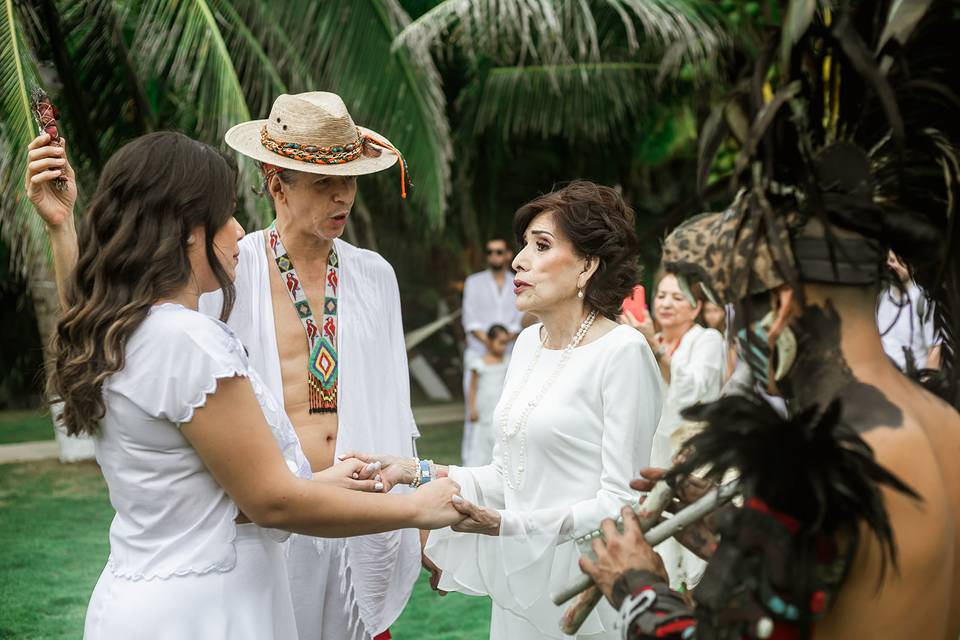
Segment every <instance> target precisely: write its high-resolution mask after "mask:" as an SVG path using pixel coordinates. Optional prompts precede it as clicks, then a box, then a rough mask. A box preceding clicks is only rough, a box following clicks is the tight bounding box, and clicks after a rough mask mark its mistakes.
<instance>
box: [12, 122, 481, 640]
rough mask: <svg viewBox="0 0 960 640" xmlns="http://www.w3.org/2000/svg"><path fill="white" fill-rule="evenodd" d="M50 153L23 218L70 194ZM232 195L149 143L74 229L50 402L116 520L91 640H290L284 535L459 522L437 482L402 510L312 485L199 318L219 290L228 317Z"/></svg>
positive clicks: (201, 164)
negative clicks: (100, 479)
mask: <svg viewBox="0 0 960 640" xmlns="http://www.w3.org/2000/svg"><path fill="white" fill-rule="evenodd" d="M47 142H48V138H47V137H46V136H41V137H39V138H37V140H35V141H34V143H33V144H32V145H31V151H30V165H29V168H28V176H27V184H28V192H29V194H30V197H31V199H32V200H33V201H34V203H35V204H38V202H43V201H44V200H45V199H47V198H52V199H56V190H55V188H54V186H53V185H54V180H56V179H57V178H58V177H61V176H63V177H67V178H68V188H69V189H75V185H74V184H72V181H73V173H72V170H71V169H70V168H69V164H68V163H67V162H66V159H65V155H64V154H63V152H62V151H61V152H58V151H56V149H57V148H56V147H52V146H48V145H47ZM235 189H236V168H235V167H234V166H233V165H232V163H231V162H230V161H228V160H227V159H226V158H225V157H224V156H223V155H221V154H220V153H219V152H218V151H217V150H215V149H213V148H212V147H210V146H208V145H205V144H203V143H200V142H197V141H194V140H191V139H189V138H187V137H186V136H183V135H181V134H177V133H170V132H161V133H153V134H149V135H146V136H143V137H141V138H138V139H136V140H134V141H132V142H130V143H129V144H127V145H125V146H124V147H123V148H121V149H120V150H119V151H118V152H117V153H116V154H114V156H113V157H112V158H111V159H110V161H109V162H108V163H107V165H106V166H105V167H104V170H103V174H102V175H101V178H100V183H99V185H98V187H97V191H96V193H95V194H94V196H93V198H92V199H91V204H90V207H89V211H88V213H87V215H86V216H85V218H84V219H83V224H82V225H81V228H80V230H79V236H80V242H79V246H80V247H81V248H80V253H79V257H78V260H77V265H76V269H75V270H74V271H73V272H72V276H71V278H70V280H69V282H68V286H67V287H66V290H65V291H63V292H62V293H63V302H64V307H65V308H64V312H63V316H62V318H61V320H60V322H59V323H58V325H57V333H56V336H55V344H54V353H55V367H54V370H53V371H52V373H51V387H52V389H53V390H54V391H55V392H56V394H57V395H59V397H60V398H61V399H62V401H63V404H64V412H63V421H64V423H65V424H66V427H67V430H68V432H69V433H71V434H77V433H87V434H92V435H95V442H96V450H97V461H98V462H99V463H100V466H101V468H102V470H103V474H104V477H105V478H106V481H107V486H108V488H109V490H110V500H111V502H112V504H113V506H114V508H115V509H116V511H117V514H116V517H115V518H114V521H113V524H112V525H111V527H110V558H109V560H108V561H107V566H106V568H105V569H104V571H103V573H102V574H101V576H100V580H99V581H98V583H97V586H96V588H95V589H94V592H93V595H92V597H91V600H90V605H89V608H88V611H87V619H86V626H85V632H84V636H85V637H86V638H133V637H138V638H143V637H162V638H198V637H202V638H226V637H229V638H251V639H253V638H257V639H262V638H278V639H279V638H284V639H286V638H294V637H296V634H297V631H296V625H295V623H294V619H293V608H292V604H291V599H290V592H289V587H288V583H287V578H286V574H285V571H286V569H285V564H284V562H283V559H282V547H281V546H280V544H279V543H280V542H282V541H283V540H284V539H285V537H286V536H287V534H286V533H285V532H286V531H293V532H299V533H304V534H308V535H315V536H343V535H358V534H366V533H375V532H380V531H386V530H390V529H395V528H401V527H411V526H413V527H420V528H433V527H438V526H444V525H448V524H451V523H454V522H458V521H459V520H461V519H462V516H460V515H459V514H458V513H457V512H456V511H455V510H454V509H453V507H452V506H451V504H450V498H451V496H452V495H453V494H454V493H455V492H456V489H457V487H456V485H455V484H454V483H452V482H451V481H448V480H445V481H438V482H435V483H430V484H429V485H428V486H426V487H424V488H423V489H421V490H419V491H417V492H415V493H414V494H412V495H408V496H389V495H367V494H365V493H363V492H359V491H353V492H349V491H347V490H345V489H344V488H342V487H341V486H336V485H337V484H341V485H343V484H347V485H349V484H350V479H351V476H352V475H353V473H355V472H358V471H359V470H361V468H362V467H363V465H362V463H360V462H359V461H355V460H354V461H348V462H347V464H346V465H338V466H336V467H333V468H332V469H330V470H328V471H326V472H323V474H318V476H314V477H313V479H311V471H310V466H309V464H308V462H307V460H306V457H305V456H304V455H303V451H302V449H301V447H300V443H299V440H298V439H297V436H296V433H295V431H294V430H293V427H292V425H291V424H290V421H289V419H288V418H287V416H286V414H285V413H284V412H283V410H282V408H281V405H280V404H279V403H278V402H277V401H276V399H274V398H273V397H272V395H271V394H270V392H269V390H268V389H266V388H265V386H264V385H263V384H262V382H261V380H260V378H259V376H258V375H257V374H256V373H255V372H254V370H253V369H251V368H250V366H249V364H248V361H247V354H246V351H245V349H244V347H243V346H242V345H241V344H240V342H239V340H238V339H237V338H236V337H235V336H234V335H233V333H232V331H231V330H230V329H229V328H227V326H226V325H225V324H223V323H222V322H219V321H217V320H215V319H213V318H210V317H208V316H204V315H202V314H200V313H198V312H197V310H196V309H197V305H198V299H199V297H200V295H201V294H202V293H205V292H209V291H214V290H217V289H221V290H223V292H224V308H223V310H222V314H221V317H226V316H227V314H228V313H229V310H230V306H231V304H232V301H233V286H232V280H233V277H234V271H235V268H236V265H237V256H238V253H239V250H238V245H237V243H238V241H239V239H240V238H241V237H242V236H243V230H242V229H241V227H240V225H239V224H238V223H237V221H236V220H235V219H234V218H233V216H232V210H233V202H234V201H235ZM39 206H40V205H39V204H38V207H39ZM54 208H55V207H54ZM369 484H370V485H371V487H369V488H371V489H372V488H373V487H372V485H373V484H374V482H373V480H371V481H369ZM356 488H359V487H356ZM275 529H282V530H284V531H283V532H281V531H276V530H275Z"/></svg>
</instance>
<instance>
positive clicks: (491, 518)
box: [450, 496, 500, 536]
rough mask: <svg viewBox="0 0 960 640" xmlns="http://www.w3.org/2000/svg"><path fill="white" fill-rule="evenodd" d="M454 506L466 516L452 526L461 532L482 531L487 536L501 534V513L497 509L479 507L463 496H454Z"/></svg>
mask: <svg viewBox="0 0 960 640" xmlns="http://www.w3.org/2000/svg"><path fill="white" fill-rule="evenodd" d="M453 508H454V509H456V510H457V511H459V512H460V513H461V514H463V515H465V516H466V518H464V519H463V520H461V521H460V522H459V523H458V524H455V525H453V526H452V527H450V528H451V529H453V530H454V531H459V532H460V533H480V534H483V535H487V536H498V535H500V513H499V512H498V511H497V510H495V509H487V508H486V507H479V506H477V505H475V504H473V503H472V502H470V501H469V500H465V499H464V498H463V497H462V496H453Z"/></svg>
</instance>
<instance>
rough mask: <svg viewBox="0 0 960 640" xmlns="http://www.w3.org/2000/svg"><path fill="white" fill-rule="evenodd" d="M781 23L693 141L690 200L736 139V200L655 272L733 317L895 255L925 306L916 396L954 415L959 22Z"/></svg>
mask: <svg viewBox="0 0 960 640" xmlns="http://www.w3.org/2000/svg"><path fill="white" fill-rule="evenodd" d="M782 15H783V24H782V26H781V27H780V28H778V29H776V30H774V31H772V32H771V33H769V34H767V37H766V39H765V41H764V42H763V44H762V47H761V48H760V51H759V54H758V56H757V59H756V61H755V64H754V65H753V67H752V69H750V70H749V74H748V75H747V76H746V77H744V78H742V79H741V80H740V82H739V84H737V85H736V86H737V90H736V91H735V92H734V94H733V95H732V96H731V97H730V99H729V100H728V101H726V102H724V103H723V104H721V105H720V106H718V107H717V108H716V109H715V110H714V112H713V113H712V114H711V115H710V117H709V118H708V119H707V121H706V124H705V126H704V130H703V131H702V133H701V138H700V165H701V167H700V184H701V186H703V183H704V182H705V180H706V176H707V175H708V172H709V168H710V165H711V164H712V161H713V158H714V156H715V154H716V152H717V150H718V149H719V147H720V145H721V143H722V141H723V140H725V139H727V138H728V137H729V136H730V134H735V136H736V137H739V138H740V140H739V142H740V152H739V155H738V157H737V160H736V162H735V166H734V171H733V175H732V176H731V177H730V180H731V186H732V190H731V192H737V197H736V199H735V200H734V203H733V204H732V205H731V206H730V207H729V208H728V209H727V210H726V211H725V212H723V213H721V214H712V215H705V216H701V217H699V218H695V219H693V220H691V221H688V222H687V223H685V224H684V225H682V226H681V227H679V228H678V229H677V230H676V231H675V232H674V233H673V234H671V236H670V238H669V239H668V241H667V243H666V244H665V246H664V263H665V265H666V266H667V267H668V268H669V269H672V270H673V271H675V272H678V273H680V274H685V275H689V276H695V277H696V278H697V279H698V280H700V281H702V282H703V283H704V284H705V285H706V288H707V289H708V290H709V293H711V294H712V295H713V297H715V298H718V299H719V300H720V301H721V302H729V303H733V304H737V303H739V302H741V301H742V300H744V298H746V297H747V296H749V295H751V294H755V293H759V292H762V291H767V290H770V289H772V288H774V287H776V286H778V285H780V284H784V283H786V284H789V285H791V286H792V287H793V289H794V291H795V292H797V294H801V295H802V291H803V289H802V287H800V286H799V285H800V282H801V281H807V282H824V283H842V284H869V283H874V282H877V281H878V280H879V278H880V275H881V273H882V272H883V266H882V265H883V263H884V260H885V257H886V253H887V250H888V249H891V250H893V251H894V253H896V254H897V255H899V256H900V257H901V258H903V260H904V261H905V262H906V263H907V264H909V265H910V266H911V267H912V268H913V273H914V279H915V280H916V281H917V283H918V284H919V285H920V286H921V287H922V288H923V289H924V291H925V292H926V293H927V294H928V296H929V297H930V299H931V301H932V302H933V305H934V306H933V308H934V317H935V324H936V327H937V329H938V330H939V332H940V334H941V336H942V339H943V342H942V347H941V356H942V364H941V371H939V372H937V374H935V375H933V374H932V373H931V372H926V373H927V374H928V377H930V379H928V380H927V382H928V383H929V386H931V388H933V390H935V391H936V392H938V393H939V394H940V395H942V396H943V397H944V398H946V399H947V400H948V401H949V402H951V404H953V405H954V406H957V407H960V385H958V376H960V349H958V344H957V340H958V337H960V336H958V334H960V328H958V327H960V224H958V220H957V217H958V214H957V208H958V206H960V152H958V145H960V95H958V83H960V38H958V37H957V36H958V33H960V9H958V5H957V3H956V2H951V1H949V0H942V1H936V0H914V1H904V0H883V1H876V0H861V1H852V0H848V1H845V2H844V1H841V2H830V3H827V2H820V3H818V2H815V1H814V0H792V1H791V2H789V3H787V4H786V6H785V7H784V8H783V14H782ZM738 123H743V124H738ZM737 134H738V135H737ZM801 301H802V300H801Z"/></svg>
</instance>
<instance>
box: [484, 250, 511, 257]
mask: <svg viewBox="0 0 960 640" xmlns="http://www.w3.org/2000/svg"><path fill="white" fill-rule="evenodd" d="M506 253H507V250H506V249H487V255H488V256H502V255H505V254H506Z"/></svg>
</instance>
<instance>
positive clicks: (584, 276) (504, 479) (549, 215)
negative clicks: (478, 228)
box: [351, 182, 661, 640]
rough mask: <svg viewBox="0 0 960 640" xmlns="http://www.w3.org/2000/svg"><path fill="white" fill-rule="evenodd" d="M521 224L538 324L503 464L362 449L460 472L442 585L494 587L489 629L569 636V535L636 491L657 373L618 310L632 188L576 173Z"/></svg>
mask: <svg viewBox="0 0 960 640" xmlns="http://www.w3.org/2000/svg"><path fill="white" fill-rule="evenodd" d="M514 229H515V231H516V232H517V236H518V238H519V239H520V244H521V245H522V247H523V249H522V250H521V251H520V253H519V254H518V255H517V257H516V259H515V260H514V262H513V267H514V269H515V270H516V273H517V277H516V281H515V286H516V292H517V307H518V308H519V309H520V310H521V311H524V312H531V313H533V314H535V315H536V316H537V317H538V318H539V319H540V320H541V323H538V324H535V325H533V326H531V327H529V328H527V329H526V330H524V331H523V332H522V333H521V334H520V336H519V338H518V339H517V343H516V347H515V348H514V352H513V357H512V359H511V362H510V367H509V370H508V372H507V379H506V384H505V387H504V391H503V395H502V396H501V398H500V402H499V404H498V405H497V408H496V411H495V413H494V428H495V429H496V432H497V444H496V447H495V449H494V461H493V463H492V464H490V465H487V466H484V467H473V468H463V467H455V466H450V467H444V466H440V465H434V464H432V463H431V462H430V461H422V463H421V462H420V461H416V460H410V459H397V458H386V457H381V456H364V455H362V454H361V455H360V457H361V458H365V459H368V460H374V459H379V460H380V461H381V462H382V463H383V465H384V470H383V474H382V475H383V477H384V478H385V480H386V481H390V482H409V481H410V480H411V476H413V475H415V474H416V469H417V464H418V463H419V464H420V465H421V466H422V467H423V470H424V471H426V472H427V473H429V474H430V475H431V477H437V476H440V477H442V476H443V475H446V474H449V476H450V477H451V478H453V479H454V480H456V481H457V482H458V483H459V484H460V485H461V487H462V495H463V499H461V500H459V501H455V505H457V508H458V509H459V510H460V512H461V513H463V514H465V515H468V516H469V517H468V518H467V519H466V520H465V521H463V522H462V523H461V524H460V525H458V526H456V527H455V528H454V529H453V530H451V529H443V530H439V531H435V532H433V533H431V534H430V537H429V539H428V541H427V544H426V548H425V560H424V562H425V564H426V565H427V566H428V567H431V569H432V570H433V571H434V580H433V584H434V586H435V588H439V589H440V590H444V591H460V592H462V593H467V594H470V595H487V594H488V595H490V596H491V598H492V600H493V615H492V620H491V629H490V637H491V638H494V639H502V640H507V639H509V640H521V639H524V638H530V639H533V638H545V637H546V638H563V637H566V636H564V635H563V634H562V633H561V632H560V628H559V620H560V616H561V614H562V612H563V610H562V609H561V608H560V607H557V606H555V605H554V604H553V603H552V602H551V601H550V596H549V594H550V592H551V591H552V590H553V589H555V588H557V587H559V586H561V585H565V584H566V583H567V582H568V581H569V580H570V579H571V578H573V577H575V576H577V575H579V574H580V569H579V568H578V566H577V560H578V557H579V554H578V552H577V549H576V545H575V544H574V542H573V539H574V538H575V537H576V536H579V535H582V534H584V533H586V532H587V531H589V530H591V529H593V528H596V527H597V526H598V525H599V523H600V520H601V519H603V518H605V517H610V516H616V515H617V514H618V512H619V510H620V508H621V507H622V506H623V505H624V504H626V503H629V502H630V501H631V500H634V499H635V497H636V493H635V492H634V491H632V490H631V489H630V487H629V482H630V480H631V479H632V478H633V477H635V475H636V473H637V471H638V470H639V469H641V468H643V467H645V466H647V464H648V463H649V457H650V446H651V442H652V438H653V434H654V430H655V428H656V425H657V422H658V420H659V417H660V402H661V391H660V376H659V373H658V371H657V368H656V362H655V360H654V357H653V354H652V352H651V350H650V348H649V347H648V345H647V343H646V341H645V340H644V339H643V337H642V336H641V335H640V334H638V333H637V332H636V331H633V330H632V329H630V328H629V327H624V326H620V325H618V324H617V323H616V322H614V320H613V319H612V318H614V317H616V315H617V314H618V313H619V310H620V303H621V301H622V300H623V299H624V298H625V297H626V296H627V295H629V293H630V288H631V286H632V285H633V282H634V276H635V275H636V236H635V232H634V214H633V211H632V210H631V209H630V208H629V207H628V206H627V205H626V203H624V201H623V200H622V198H620V196H619V195H618V194H617V193H616V192H615V191H613V190H612V189H609V188H607V187H601V186H597V185H595V184H592V183H586V182H575V183H572V184H570V185H568V186H566V187H564V188H563V189H560V190H559V191H556V192H553V193H549V194H547V195H545V196H542V197H540V198H538V199H536V200H534V201H533V202H531V203H529V204H527V205H525V206H524V207H522V208H521V209H520V210H519V211H518V212H517V214H516V216H515V219H514ZM351 455H356V454H351ZM475 534H481V535H475ZM615 617H616V612H615V611H614V610H613V609H612V608H611V607H610V606H609V605H608V604H606V602H603V603H601V605H600V606H598V607H597V609H596V611H594V612H593V613H592V614H591V615H590V617H589V618H587V620H586V621H585V623H584V625H583V627H582V628H581V630H580V633H579V635H578V636H577V637H583V638H614V637H616V634H615V633H614V630H613V621H614V619H615Z"/></svg>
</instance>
